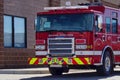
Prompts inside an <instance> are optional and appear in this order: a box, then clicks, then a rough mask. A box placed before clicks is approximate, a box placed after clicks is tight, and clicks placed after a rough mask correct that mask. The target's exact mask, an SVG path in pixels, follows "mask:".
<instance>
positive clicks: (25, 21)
mask: <svg viewBox="0 0 120 80" xmlns="http://www.w3.org/2000/svg"><path fill="white" fill-rule="evenodd" d="M3 16H10V17H12V46H11V47H7V46H4V48H27V18H26V17H21V16H14V15H8V14H4V15H3ZM15 17H17V18H23V19H24V30H25V31H24V44H25V46H24V47H15V41H14V39H15V35H14V34H15V26H14V19H15ZM3 21H4V20H3Z"/></svg>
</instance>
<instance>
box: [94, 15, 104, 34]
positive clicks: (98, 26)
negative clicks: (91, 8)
mask: <svg viewBox="0 0 120 80" xmlns="http://www.w3.org/2000/svg"><path fill="white" fill-rule="evenodd" d="M102 23H103V19H102V16H101V15H97V16H96V21H95V25H96V31H97V32H101V31H102Z"/></svg>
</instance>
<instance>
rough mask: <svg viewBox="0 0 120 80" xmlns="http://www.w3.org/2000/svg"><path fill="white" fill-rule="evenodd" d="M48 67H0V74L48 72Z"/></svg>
mask: <svg viewBox="0 0 120 80" xmlns="http://www.w3.org/2000/svg"><path fill="white" fill-rule="evenodd" d="M48 73H49V70H48V68H26V69H0V74H48Z"/></svg>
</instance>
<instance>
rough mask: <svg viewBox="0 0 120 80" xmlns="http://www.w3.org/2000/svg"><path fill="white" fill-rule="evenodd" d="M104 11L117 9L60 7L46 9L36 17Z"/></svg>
mask: <svg viewBox="0 0 120 80" xmlns="http://www.w3.org/2000/svg"><path fill="white" fill-rule="evenodd" d="M105 9H112V10H116V11H118V10H119V9H116V8H111V7H107V6H103V5H100V6H96V5H95V6H68V7H66V6H62V7H46V8H45V11H44V12H38V13H37V15H44V14H45V15H46V14H71V13H94V12H97V13H104V12H105Z"/></svg>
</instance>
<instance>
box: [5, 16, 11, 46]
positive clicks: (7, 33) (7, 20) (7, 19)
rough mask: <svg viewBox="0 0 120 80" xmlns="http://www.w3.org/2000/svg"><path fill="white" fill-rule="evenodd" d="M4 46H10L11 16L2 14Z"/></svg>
mask: <svg viewBox="0 0 120 80" xmlns="http://www.w3.org/2000/svg"><path fill="white" fill-rule="evenodd" d="M4 47H12V17H11V16H4Z"/></svg>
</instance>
